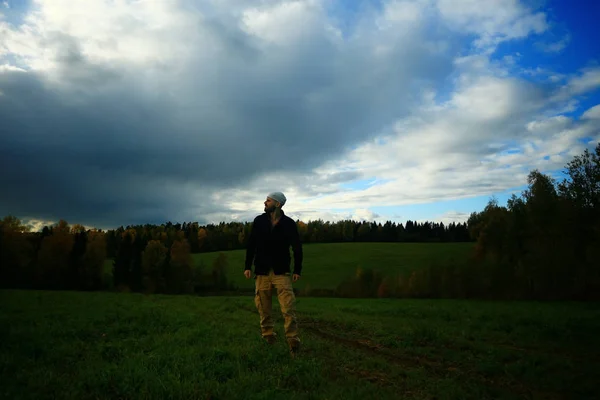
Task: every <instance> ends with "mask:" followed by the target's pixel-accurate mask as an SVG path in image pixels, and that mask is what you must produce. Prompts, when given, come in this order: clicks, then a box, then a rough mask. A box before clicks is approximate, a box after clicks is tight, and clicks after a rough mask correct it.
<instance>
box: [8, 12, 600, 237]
mask: <svg viewBox="0 0 600 400" xmlns="http://www.w3.org/2000/svg"><path fill="white" fill-rule="evenodd" d="M598 15H600V3H599V2H596V1H592V0H589V1H583V0H582V1H580V2H577V7H574V6H573V2H571V1H558V0H522V1H518V0H489V1H486V2H480V1H476V0H407V1H395V0H353V1H333V0H321V1H317V0H296V1H283V0H281V1H276V0H260V1H258V0H256V1H252V2H249V1H246V0H205V1H192V0H136V1H130V0H88V1H85V2H73V1H67V0H27V1H24V0H5V1H0V187H2V191H1V192H0V216H5V215H14V216H17V217H18V218H20V219H21V220H23V221H24V222H26V223H29V224H31V226H32V227H33V228H34V229H39V228H41V227H42V226H43V225H45V224H52V223H55V222H57V221H58V220H59V219H64V220H66V221H67V222H69V223H71V224H75V223H79V224H83V225H85V226H89V227H96V228H101V229H113V228H116V227H119V226H127V225H132V224H146V223H149V224H161V223H165V222H168V221H171V222H174V223H176V222H190V221H197V222H199V223H200V224H207V223H219V222H231V221H240V222H245V221H252V220H253V218H254V217H255V216H256V215H258V214H260V213H262V212H263V202H264V200H265V198H266V195H267V194H268V193H269V192H272V191H282V192H284V193H285V195H286V197H287V199H288V200H287V203H286V204H285V205H284V207H283V209H284V211H285V212H286V214H287V215H289V216H290V217H292V218H294V219H300V220H303V221H306V222H307V221H310V220H316V219H319V218H320V219H322V220H324V221H332V222H334V221H338V220H342V219H354V220H357V221H358V220H368V221H377V222H382V223H383V222H385V221H387V220H391V221H394V222H401V223H404V222H406V221H407V220H412V221H435V222H444V223H450V222H465V221H466V220H467V218H468V216H469V215H470V213H471V212H474V211H481V210H482V209H483V208H484V207H485V205H486V204H487V202H488V201H489V199H490V198H492V197H495V198H497V199H498V201H499V202H500V203H501V204H504V203H505V202H506V200H507V199H508V198H509V196H510V195H511V194H513V193H514V194H517V195H519V194H520V193H521V191H522V190H524V189H525V187H526V184H527V175H528V173H529V172H531V171H532V170H534V169H538V170H539V171H541V172H543V173H547V174H549V175H551V176H554V177H557V178H560V177H561V171H563V170H564V167H565V166H566V164H567V163H568V162H569V161H570V160H571V159H572V158H573V157H574V156H576V155H579V154H581V153H582V152H583V151H584V150H585V149H586V148H589V149H592V148H594V147H595V145H596V144H597V143H598V141H599V139H600V64H599V61H600V41H598V40H597V32H596V30H595V28H594V25H595V20H596V19H597V17H598Z"/></svg>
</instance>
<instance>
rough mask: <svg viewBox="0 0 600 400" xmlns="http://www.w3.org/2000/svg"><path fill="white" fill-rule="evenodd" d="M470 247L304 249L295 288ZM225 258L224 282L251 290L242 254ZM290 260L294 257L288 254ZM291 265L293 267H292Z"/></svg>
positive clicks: (454, 254)
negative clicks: (301, 266)
mask: <svg viewBox="0 0 600 400" xmlns="http://www.w3.org/2000/svg"><path fill="white" fill-rule="evenodd" d="M472 249H473V243H315V244H308V245H304V246H303V252H304V262H303V269H302V279H301V280H299V281H298V282H297V284H296V288H298V289H304V288H305V287H306V285H310V287H311V288H312V289H335V288H336V287H337V286H338V285H339V284H340V282H342V281H343V280H344V279H346V278H347V277H349V276H352V275H354V274H355V273H356V269H357V268H359V267H360V268H372V269H375V270H378V271H380V272H381V273H382V274H383V275H385V276H388V275H397V274H399V273H404V272H410V271H413V270H415V269H419V268H422V267H425V266H428V265H430V264H432V263H444V262H446V261H451V260H454V261H457V262H463V261H465V260H466V259H467V257H468V256H469V254H470V252H471V250H472ZM220 253H221V252H210V253H199V254H192V258H193V262H194V265H195V266H196V267H197V268H201V269H203V270H204V271H205V272H209V271H210V269H211V268H212V263H213V262H214V260H215V259H216V258H217V257H218V256H219V254H220ZM222 253H224V254H225V255H226V256H227V278H228V279H229V281H230V282H233V284H234V285H235V286H236V287H238V288H240V289H252V288H253V287H254V280H252V279H250V280H248V279H246V278H245V277H244V275H243V271H244V261H245V259H246V251H245V250H231V251H223V252H222ZM290 256H292V258H293V253H292V252H291V250H290ZM293 265H294V264H293V261H292V267H293ZM112 268H113V261H112V260H110V259H109V260H106V262H105V264H104V271H105V272H104V281H105V282H106V284H107V286H109V287H110V286H111V285H112Z"/></svg>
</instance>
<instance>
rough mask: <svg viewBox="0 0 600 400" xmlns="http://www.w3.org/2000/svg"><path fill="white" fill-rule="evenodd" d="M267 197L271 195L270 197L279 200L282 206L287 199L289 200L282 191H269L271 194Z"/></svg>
mask: <svg viewBox="0 0 600 400" xmlns="http://www.w3.org/2000/svg"><path fill="white" fill-rule="evenodd" d="M267 197H269V198H271V199H273V200H275V201H277V202H279V204H281V205H282V206H283V205H284V204H285V201H286V200H287V199H286V198H285V195H284V194H283V193H281V192H272V193H269V195H268V196H267Z"/></svg>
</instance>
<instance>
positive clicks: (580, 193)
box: [307, 144, 600, 300]
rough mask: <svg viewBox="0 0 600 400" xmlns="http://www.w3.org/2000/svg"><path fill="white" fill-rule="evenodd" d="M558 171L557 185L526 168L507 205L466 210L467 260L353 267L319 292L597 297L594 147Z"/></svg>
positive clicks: (599, 207) (598, 168) (599, 245)
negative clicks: (386, 268) (394, 269)
mask: <svg viewBox="0 0 600 400" xmlns="http://www.w3.org/2000/svg"><path fill="white" fill-rule="evenodd" d="M564 173H565V175H566V178H564V179H563V180H562V181H560V182H558V181H557V180H554V179H552V178H551V177H550V176H548V175H545V174H542V173H540V172H539V171H538V170H534V171H531V172H530V173H529V175H528V186H527V189H526V190H524V191H523V192H522V193H521V195H520V196H517V195H512V196H511V198H510V199H509V200H508V202H507V205H506V206H500V205H499V204H498V202H497V200H496V199H493V198H492V199H491V200H490V201H489V202H488V204H487V206H486V207H485V209H484V210H482V211H481V212H473V213H471V215H470V217H469V219H468V221H467V225H468V228H469V233H470V235H471V238H472V239H473V240H474V241H475V246H474V251H473V254H472V255H471V257H470V258H469V259H468V260H455V261H453V262H447V263H445V264H444V265H430V266H426V267H425V268H421V269H418V270H415V271H412V272H410V273H409V274H400V275H398V276H382V275H381V274H379V273H378V272H377V271H374V270H366V271H363V270H357V271H356V274H355V276H354V277H352V278H350V279H347V280H345V281H344V282H341V283H340V285H339V286H338V288H337V290H335V291H330V292H329V293H325V294H328V295H335V296H342V297H427V298H480V299H504V300H511V299H521V300H600V144H598V145H597V146H596V148H595V150H594V152H590V151H589V150H587V149H586V150H585V151H584V152H583V154H581V155H579V156H575V157H574V158H573V160H572V161H570V162H569V163H568V164H567V166H566V168H565V170H564ZM321 292H323V291H321ZM307 294H309V293H307ZM312 294H313V295H314V294H315V293H312Z"/></svg>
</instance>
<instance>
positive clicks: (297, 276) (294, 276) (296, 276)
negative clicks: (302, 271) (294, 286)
mask: <svg viewBox="0 0 600 400" xmlns="http://www.w3.org/2000/svg"><path fill="white" fill-rule="evenodd" d="M292 279H293V280H294V282H296V281H297V280H298V279H300V275H298V274H294V275H293V276H292Z"/></svg>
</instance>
